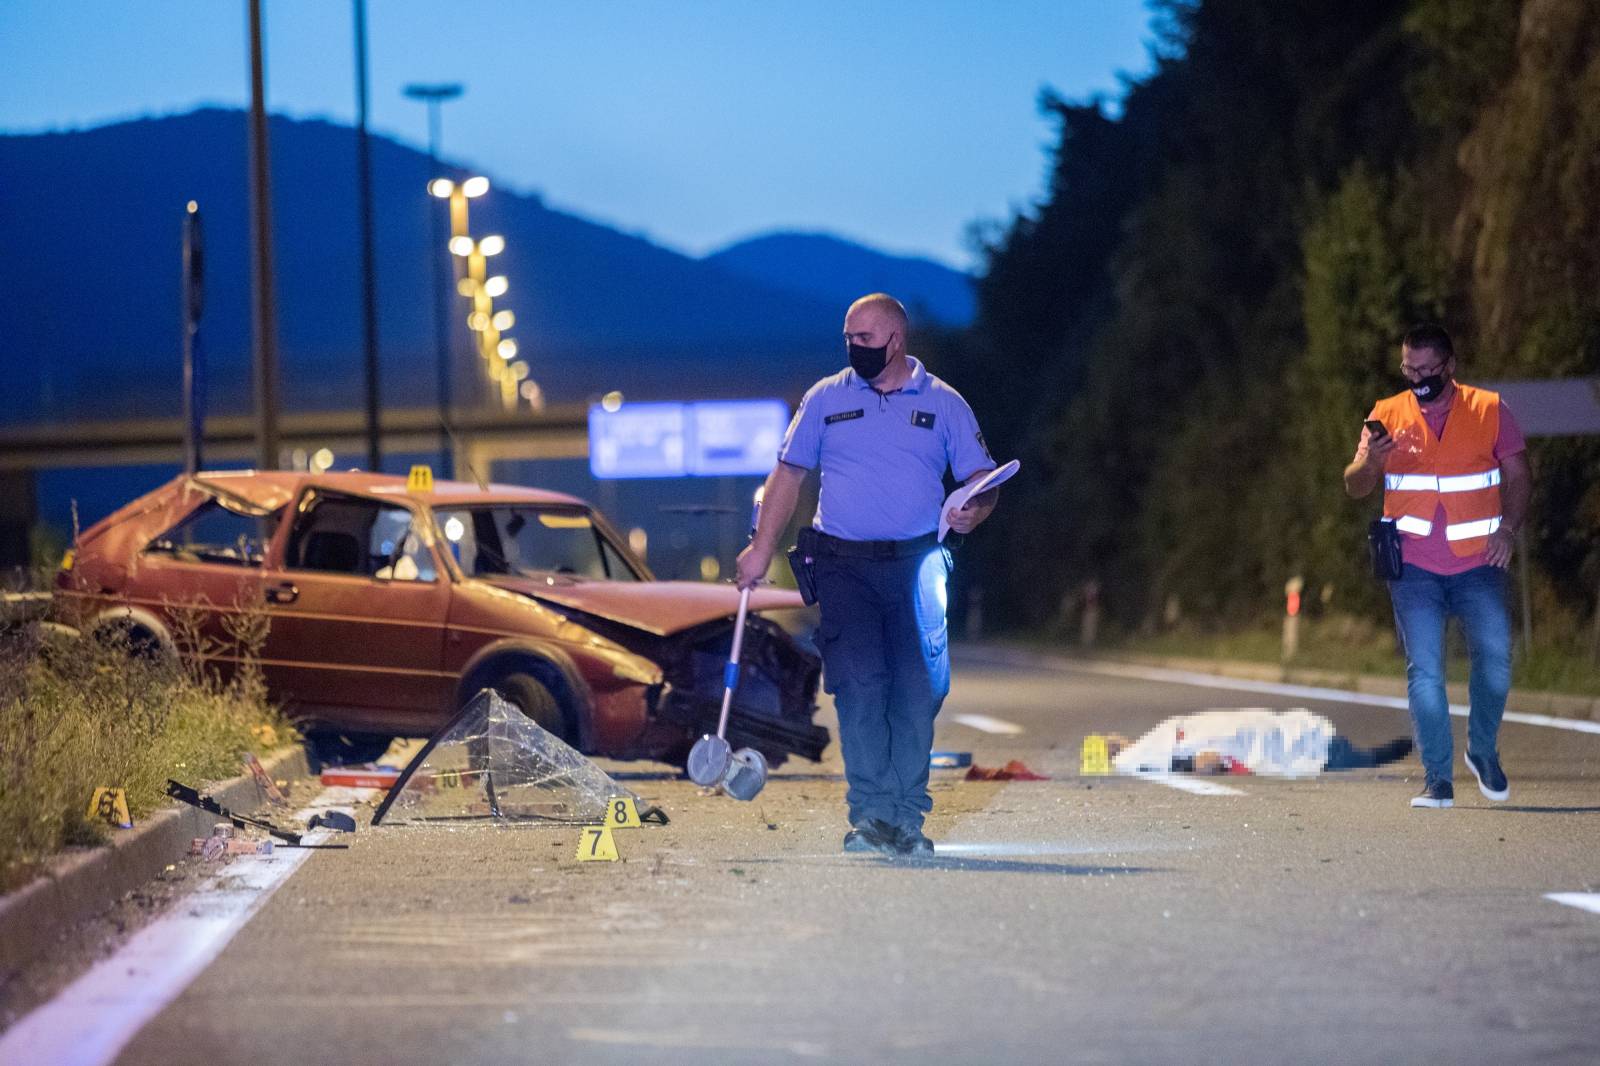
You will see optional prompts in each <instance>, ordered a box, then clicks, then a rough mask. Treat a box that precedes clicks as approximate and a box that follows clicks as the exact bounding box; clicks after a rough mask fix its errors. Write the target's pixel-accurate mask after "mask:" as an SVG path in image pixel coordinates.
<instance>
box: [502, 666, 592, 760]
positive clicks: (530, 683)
mask: <svg viewBox="0 0 1600 1066" xmlns="http://www.w3.org/2000/svg"><path fill="white" fill-rule="evenodd" d="M489 687H490V688H492V689H494V690H495V691H496V692H497V693H499V694H500V698H501V699H503V700H505V701H506V702H507V703H509V704H511V705H512V706H513V707H515V708H516V709H517V710H519V711H521V712H522V713H523V714H524V715H526V716H527V717H529V718H532V719H533V720H534V721H535V722H538V723H539V728H540V729H543V730H544V731H545V732H547V733H553V734H555V735H556V736H558V737H560V738H561V739H562V740H564V741H566V742H567V743H568V744H571V743H572V735H571V731H570V730H569V729H568V728H567V716H566V715H565V714H564V713H562V710H561V703H560V702H559V701H558V700H557V699H556V698H555V696H554V695H553V694H552V693H551V692H550V690H549V689H547V688H545V687H544V685H543V683H541V682H540V681H539V679H538V678H536V677H533V676H532V675H531V674H520V673H519V674H506V675H505V676H504V677H502V678H500V679H498V680H496V681H495V682H493V683H492V684H490V685H489Z"/></svg>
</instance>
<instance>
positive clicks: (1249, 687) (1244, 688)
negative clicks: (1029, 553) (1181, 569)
mask: <svg viewBox="0 0 1600 1066" xmlns="http://www.w3.org/2000/svg"><path fill="white" fill-rule="evenodd" d="M981 654H983V655H985V656H990V657H995V658H1000V659H1003V660H1005V661H1008V662H1012V663H1015V664H1017V665H1026V666H1034V667H1042V668H1044V669H1049V670H1060V671H1064V672H1066V673H1072V672H1079V673H1086V674H1104V675H1106V676H1108V677H1124V678H1131V679H1133V680H1135V681H1166V682H1170V683H1172V684H1175V685H1194V686H1195V687H1197V688H1220V689H1227V690H1229V691H1231V692H1263V693H1266V694H1268V695H1272V696H1298V697H1300V698H1302V699H1311V700H1329V701H1332V702H1335V703H1355V704H1360V705H1362V706H1367V707H1392V708H1394V709H1395V710H1400V711H1408V710H1410V704H1409V703H1407V702H1406V700H1405V698H1404V697H1401V696H1375V695H1373V694H1372V693H1370V692H1349V691H1347V690H1345V689H1339V688H1320V687H1318V686H1315V685H1289V684H1284V683H1281V682H1277V681H1249V680H1246V679H1244V678H1235V677H1222V676H1221V675H1218V674H1199V673H1194V672H1192V671H1189V670H1171V669H1168V668H1167V667H1164V666H1136V665H1133V664H1130V663H1111V662H1104V661H1101V660H1091V661H1086V662H1061V661H1058V660H1053V659H1048V658H1044V657H1039V656H1034V655H1029V654H1028V653H1026V652H1023V653H1015V652H1009V651H1001V650H999V649H993V650H985V651H983V652H982V653H981ZM1470 712H1471V708H1470V707H1468V706H1467V705H1466V704H1464V703H1452V704H1451V705H1450V713H1451V714H1453V715H1455V716H1456V717H1457V718H1465V717H1467V716H1468V714H1469V713H1470ZM1505 720H1506V721H1508V722H1518V723H1520V724H1522V725H1542V726H1548V727H1549V728H1551V729H1568V730H1571V731H1573V732H1575V733H1595V734H1600V722H1586V721H1584V720H1583V719H1581V718H1557V717H1555V716H1553V715H1548V714H1527V713H1524V712H1522V711H1507V712H1506V713H1505Z"/></svg>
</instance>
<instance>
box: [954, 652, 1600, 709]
mask: <svg viewBox="0 0 1600 1066" xmlns="http://www.w3.org/2000/svg"><path fill="white" fill-rule="evenodd" d="M961 647H964V648H965V649H967V650H969V651H971V652H974V653H977V654H980V655H981V654H983V653H984V652H986V651H987V652H1003V653H1016V652H1023V653H1025V654H1028V655H1034V656H1037V657H1039V658H1040V659H1041V660H1044V661H1054V662H1058V663H1061V664H1064V665H1072V664H1074V663H1083V664H1087V663H1096V662H1104V663H1121V664H1123V665H1135V666H1158V667H1161V668H1163V669H1167V670H1187V671H1188V672H1190V673H1195V674H1213V675H1215V676H1217V677H1234V678H1239V679H1241V680H1245V681H1268V682H1272V683H1273V684H1286V685H1308V686H1314V687H1317V688H1335V689H1343V690H1345V691H1349V692H1361V693H1365V694H1367V695H1372V696H1395V697H1399V698H1401V699H1404V698H1405V695H1406V682H1405V678H1403V677H1385V676H1383V675H1381V674H1351V673H1344V672H1342V671H1338V670H1316V669H1311V668H1309V667H1298V666H1284V665H1283V664H1281V663H1258V662H1248V661H1245V660H1239V659H1200V658H1194V657H1192V656H1176V655H1138V654H1131V653H1130V654H1118V653H1099V654H1094V655H1082V654H1078V653H1075V652H1071V651H1057V650H1049V649H1043V648H1038V647H1033V646H1030V645H1027V644H1005V643H978V644H964V645H961ZM1447 688H1448V691H1449V695H1450V702H1451V703H1459V704H1466V703H1468V702H1470V696H1469V694H1468V692H1467V686H1466V685H1463V684H1453V685H1449V686H1447ZM1506 710H1508V711H1517V712H1519V713H1522V714H1545V715H1549V716H1551V717H1553V718H1575V719H1578V720H1580V721H1589V722H1600V699H1596V698H1594V697H1592V696H1569V695H1566V694H1565V693H1560V692H1536V691H1529V690H1526V689H1512V691H1511V695H1510V696H1509V697H1507V699H1506Z"/></svg>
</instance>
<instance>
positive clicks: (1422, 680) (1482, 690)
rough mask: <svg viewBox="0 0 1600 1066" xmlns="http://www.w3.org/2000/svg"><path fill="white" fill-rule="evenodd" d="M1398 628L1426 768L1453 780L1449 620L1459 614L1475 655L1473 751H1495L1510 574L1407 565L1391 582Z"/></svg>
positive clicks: (1507, 659) (1506, 664)
mask: <svg viewBox="0 0 1600 1066" xmlns="http://www.w3.org/2000/svg"><path fill="white" fill-rule="evenodd" d="M1389 598H1390V599H1391V600H1392V601H1393V603H1394V621H1395V626H1396V628H1397V629H1398V630H1399V632H1400V644H1401V646H1402V647H1403V648H1404V649H1405V653H1406V695H1407V697H1408V699H1409V702H1410V705H1411V724H1412V727H1413V729H1414V730H1415V733H1416V741H1417V748H1418V750H1419V751H1420V752H1421V755H1422V766H1423V769H1424V770H1425V771H1427V775H1428V777H1429V778H1430V779H1434V780H1443V781H1449V780H1451V755H1452V750H1451V749H1452V743H1453V742H1452V738H1451V735H1450V699H1449V697H1448V696H1447V695H1446V694H1445V687H1444V626H1445V618H1446V617H1447V616H1449V615H1454V616H1455V617H1456V619H1457V620H1458V621H1459V622H1460V623H1461V631H1462V632H1463V633H1464V634H1465V635H1466V638H1467V652H1468V654H1469V655H1470V656H1471V660H1472V672H1471V675H1470V678H1469V681H1468V686H1467V688H1468V692H1469V694H1470V698H1471V701H1472V713H1471V714H1470V715H1469V716H1468V718H1467V750H1469V751H1471V752H1473V753H1474V754H1476V755H1496V754H1497V748H1496V744H1497V738H1498V737H1499V735H1500V719H1501V717H1502V716H1503V715H1504V714H1505V711H1506V696H1507V694H1508V693H1510V691H1511V615H1510V613H1509V612H1508V611H1507V609H1506V573H1505V571H1504V570H1501V569H1499V568H1498V567H1493V566H1480V567H1478V568H1476V569H1474V570H1468V571H1466V572H1465V573H1461V574H1435V573H1433V572H1432V571H1430V570H1424V569H1422V568H1421V567H1416V566H1412V565H1410V564H1407V565H1406V567H1405V568H1404V570H1403V571H1402V572H1401V574H1400V579H1399V580H1398V581H1391V582H1389Z"/></svg>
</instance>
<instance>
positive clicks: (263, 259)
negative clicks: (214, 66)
mask: <svg viewBox="0 0 1600 1066" xmlns="http://www.w3.org/2000/svg"><path fill="white" fill-rule="evenodd" d="M261 51H262V49H261V0H250V238H251V240H250V243H251V248H252V251H253V253H254V260H255V269H254V270H253V272H252V275H251V286H252V288H253V289H254V295H255V300H254V302H253V306H252V308H251V327H252V335H253V338H254V342H255V343H254V352H253V360H252V361H253V363H254V367H255V385H256V451H257V456H256V462H257V464H258V465H259V467H260V468H261V469H262V470H276V469H278V338H277V310H276V304H277V300H276V298H275V296H274V293H273V279H272V183H271V179H270V165H269V159H268V155H267V105H266V100H267V88H266V72H265V70H264V66H263V63H262V57H261Z"/></svg>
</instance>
